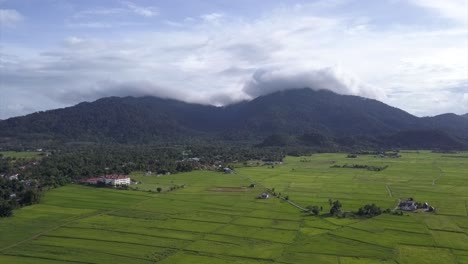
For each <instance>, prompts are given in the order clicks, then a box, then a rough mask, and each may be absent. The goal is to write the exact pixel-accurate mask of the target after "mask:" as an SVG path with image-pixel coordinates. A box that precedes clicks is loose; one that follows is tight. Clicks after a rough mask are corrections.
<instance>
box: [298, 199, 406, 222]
mask: <svg viewBox="0 0 468 264" xmlns="http://www.w3.org/2000/svg"><path fill="white" fill-rule="evenodd" d="M328 204H329V205H330V211H329V216H334V217H338V218H372V217H375V216H378V215H381V214H393V215H403V212H402V211H401V210H398V211H392V210H391V209H388V208H387V209H385V210H382V209H380V207H378V206H377V205H375V204H366V205H364V206H362V207H360V208H359V209H358V210H357V211H355V212H354V211H343V210H342V207H343V205H342V203H341V202H340V201H339V200H335V201H333V200H332V199H331V198H330V199H328ZM306 209H307V210H308V213H310V214H312V215H319V214H320V212H321V211H323V207H322V206H320V207H319V206H317V205H309V206H307V207H306Z"/></svg>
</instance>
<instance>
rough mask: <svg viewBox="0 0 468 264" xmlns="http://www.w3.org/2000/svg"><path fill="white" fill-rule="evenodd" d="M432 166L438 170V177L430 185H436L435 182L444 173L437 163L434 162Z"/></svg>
mask: <svg viewBox="0 0 468 264" xmlns="http://www.w3.org/2000/svg"><path fill="white" fill-rule="evenodd" d="M434 166H435V167H436V168H437V169H438V170H439V176H437V177H436V178H435V179H433V180H432V185H435V184H436V181H437V180H438V179H440V178H442V176H443V175H444V172H443V171H442V168H441V167H440V166H438V165H437V162H434Z"/></svg>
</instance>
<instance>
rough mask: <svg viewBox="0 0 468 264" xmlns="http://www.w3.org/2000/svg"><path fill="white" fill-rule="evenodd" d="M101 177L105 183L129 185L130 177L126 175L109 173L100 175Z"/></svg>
mask: <svg viewBox="0 0 468 264" xmlns="http://www.w3.org/2000/svg"><path fill="white" fill-rule="evenodd" d="M101 179H102V180H101V181H102V182H104V183H105V184H107V185H112V186H117V185H130V177H128V175H120V174H111V175H105V176H102V177H101Z"/></svg>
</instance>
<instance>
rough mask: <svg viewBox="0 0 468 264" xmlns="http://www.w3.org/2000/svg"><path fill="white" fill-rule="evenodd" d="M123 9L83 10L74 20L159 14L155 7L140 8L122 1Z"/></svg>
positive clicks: (96, 8) (99, 8) (98, 8)
mask: <svg viewBox="0 0 468 264" xmlns="http://www.w3.org/2000/svg"><path fill="white" fill-rule="evenodd" d="M120 4H121V7H95V8H91V9H86V10H82V11H80V12H78V13H76V14H75V15H74V16H73V19H77V20H79V19H87V18H94V17H96V16H101V17H103V16H108V17H109V16H116V17H117V16H122V15H128V14H133V15H137V16H142V17H147V18H150V17H155V16H158V15H159V12H158V10H157V8H156V7H154V6H139V5H136V4H135V3H133V2H130V1H121V2H120Z"/></svg>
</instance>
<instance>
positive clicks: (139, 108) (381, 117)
mask: <svg viewBox="0 0 468 264" xmlns="http://www.w3.org/2000/svg"><path fill="white" fill-rule="evenodd" d="M462 120H463V121H462ZM406 131H411V133H410V132H406ZM440 131H444V132H440ZM466 131H468V119H465V118H463V117H461V116H456V115H451V114H448V115H441V116H436V117H428V118H418V117H416V116H413V115H411V114H409V113H407V112H405V111H402V110H400V109H398V108H394V107H391V106H388V105H386V104H384V103H382V102H379V101H376V100H372V99H367V98H363V97H358V96H349V95H338V94H335V93H333V92H330V91H324V90H320V91H314V90H311V89H306V88H304V89H296V90H287V91H280V92H276V93H272V94H268V95H265V96H261V97H258V98H256V99H254V100H252V101H245V102H240V103H236V104H232V105H229V106H225V107H215V106H207V105H200V104H190V103H185V102H181V101H177V100H170V99H162V98H157V97H139V98H135V97H123V98H120V97H109V98H103V99H99V100H97V101H95V102H84V103H80V104H78V105H75V106H72V107H68V108H63V109H56V110H51V111H45V112H38V113H34V114H30V115H27V116H23V117H16V118H10V119H7V120H4V121H0V143H1V142H11V141H15V140H16V141H17V142H26V141H28V140H36V141H37V140H38V139H41V140H54V141H57V140H58V141H61V142H72V141H91V142H117V143H153V142H166V143H167V142H186V141H194V140H204V141H210V140H219V141H230V142H238V141H250V142H257V143H258V142H263V144H260V145H279V146H281V145H287V144H301V145H320V146H336V145H349V146H350V147H352V146H359V145H360V144H364V143H365V145H366V146H377V145H378V146H381V145H388V144H386V143H385V141H388V142H392V144H391V145H394V146H399V147H405V146H412V147H413V146H414V147H415V148H416V147H417V146H418V145H420V146H426V145H424V144H421V142H420V143H418V144H416V145H412V144H410V143H411V142H406V141H404V140H398V138H399V137H406V136H410V138H412V137H416V138H417V134H418V133H421V135H425V136H424V137H422V138H424V139H425V140H428V141H432V142H435V143H434V144H433V145H434V147H436V146H439V147H440V146H445V145H446V146H449V147H450V148H463V147H464V146H465V145H464V144H466V142H468V139H466V138H465V137H464V135H465V134H468V133H465V132H466ZM405 132H406V133H410V134H405ZM415 133H416V134H415ZM441 133H442V134H441ZM442 135H444V136H443V137H442ZM276 141H278V142H276ZM439 141H440V142H439ZM363 142H364V143H363ZM418 142H419V141H418ZM437 142H438V143H437ZM439 143H440V144H439Z"/></svg>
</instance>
